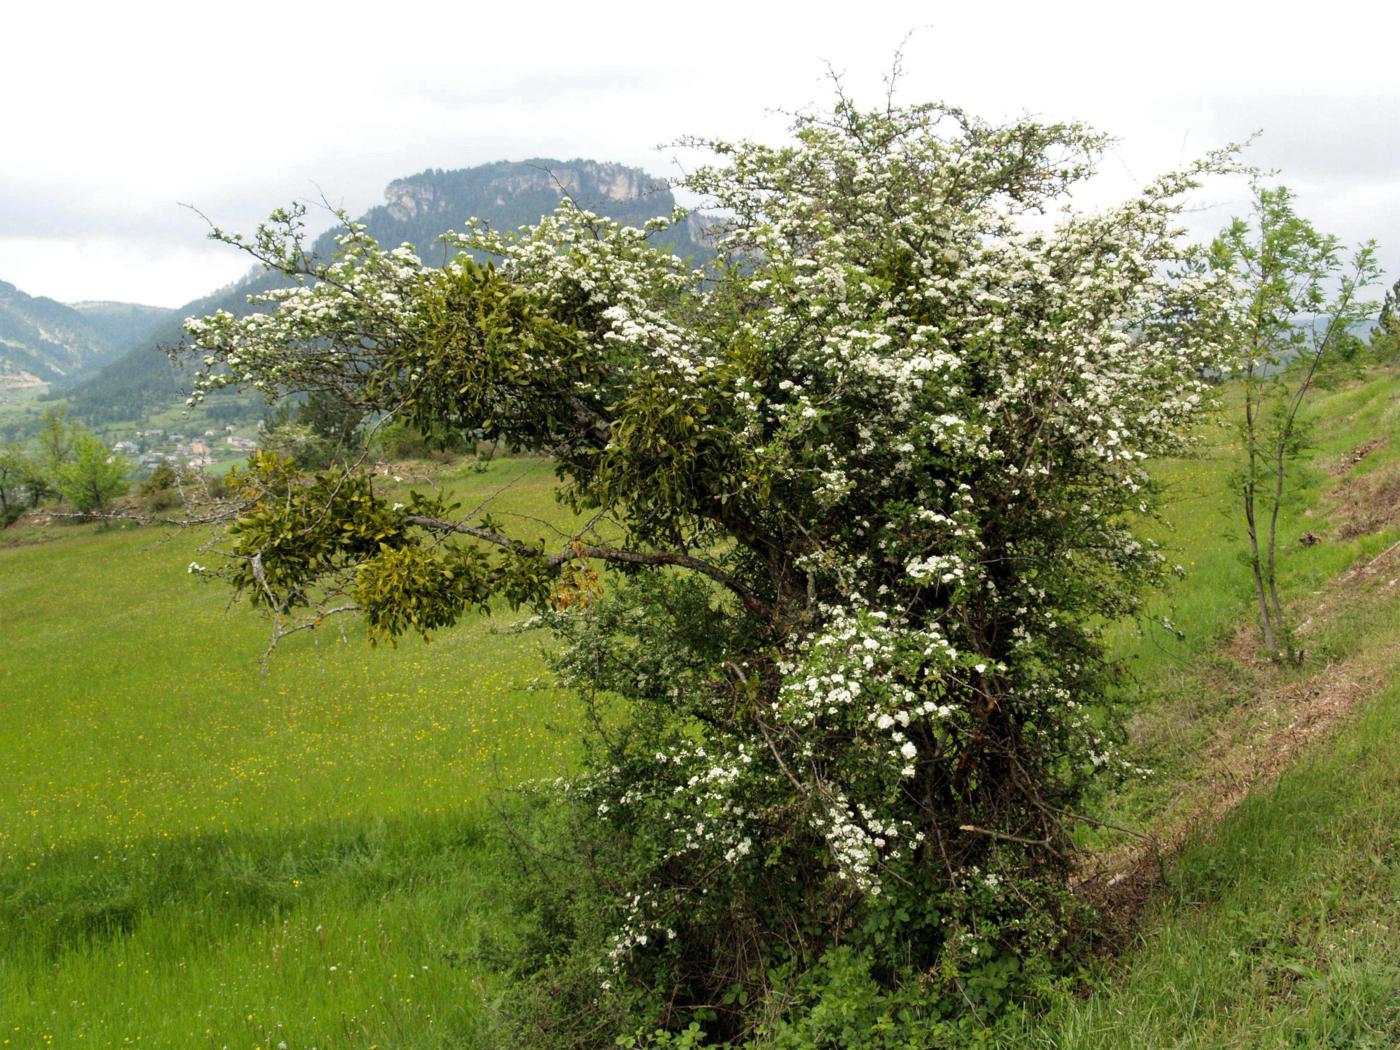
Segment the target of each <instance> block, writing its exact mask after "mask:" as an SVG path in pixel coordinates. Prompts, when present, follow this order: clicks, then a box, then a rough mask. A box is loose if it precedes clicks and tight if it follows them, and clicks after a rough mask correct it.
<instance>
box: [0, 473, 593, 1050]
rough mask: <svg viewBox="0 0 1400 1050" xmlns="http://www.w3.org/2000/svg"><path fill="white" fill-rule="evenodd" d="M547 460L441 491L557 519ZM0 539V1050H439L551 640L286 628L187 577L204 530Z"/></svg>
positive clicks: (460, 1024) (531, 768) (536, 743)
mask: <svg viewBox="0 0 1400 1050" xmlns="http://www.w3.org/2000/svg"><path fill="white" fill-rule="evenodd" d="M552 482H553V475H552V473H551V471H550V469H549V468H548V466H547V465H545V464H542V463H539V462H537V461H530V460H503V461H498V462H497V463H495V464H493V465H492V467H491V469H490V470H489V471H488V472H486V473H484V474H475V473H463V474H462V475H460V476H458V477H455V478H453V479H450V483H449V484H450V489H451V490H452V491H454V492H455V493H456V494H457V495H458V496H459V497H460V498H461V499H462V500H463V501H464V502H465V504H466V506H468V507H470V506H472V505H474V502H479V501H480V500H482V499H484V498H486V496H488V495H490V494H492V493H494V492H496V491H497V490H498V489H501V488H502V487H503V486H505V485H507V484H508V483H509V487H508V488H507V489H506V491H505V492H503V493H502V494H501V495H500V497H499V499H498V500H497V502H496V506H497V507H498V508H499V509H500V511H501V512H502V513H507V514H508V513H511V512H519V513H527V514H531V515H535V516H540V517H558V516H559V514H560V512H559V510H558V508H557V507H556V505H555V503H554V501H553V498H552V490H553V486H552ZM31 538H32V539H36V540H40V539H42V540H43V541H42V542H28V543H19V544H18V545H15V546H10V547H7V548H0V639H3V658H2V659H0V705H2V706H0V710H2V711H3V723H0V726H2V728H0V768H3V769H4V770H5V775H4V777H3V779H0V929H3V931H4V933H3V938H2V939H0V1020H3V1030H0V1045H7V1046H26V1047H27V1046H47V1045H52V1046H61V1047H68V1046H74V1047H86V1046H93V1047H97V1046H103V1047H105V1046H121V1045H144V1046H204V1045H208V1046H220V1047H221V1046H224V1045H229V1046H234V1047H253V1046H261V1047H275V1046H276V1045H277V1044H278V1043H279V1042H286V1043H287V1044H288V1046H297V1047H303V1046H312V1045H316V1046H321V1047H327V1046H369V1045H376V1044H377V1045H379V1046H390V1045H392V1046H434V1047H436V1046H448V1045H456V1044H457V1043H459V1042H460V1041H461V1040H462V1039H464V1038H467V1037H469V1036H470V1034H471V1032H472V1031H473V1027H474V1025H475V1024H476V1021H477V1017H476V1014H475V1011H476V1010H477V1009H478V1007H479V1004H480V1003H481V1001H482V998H483V990H484V989H483V986H482V985H481V984H480V983H479V976H478V974H476V973H475V972H474V971H473V970H472V969H471V968H469V967H466V966H464V965H463V963H462V958H463V952H464V949H466V948H469V947H471V945H472V944H473V943H474V941H475V938H476V937H477V934H478V930H477V928H478V926H479V924H480V922H481V921H482V916H483V915H486V914H489V912H490V909H491V903H492V896H493V895H492V892H491V887H492V880H493V879H495V878H497V877H499V876H498V875H497V874H496V871H497V869H498V868H499V867H500V865H497V864H493V863H490V862H489V859H488V861H485V862H483V860H482V851H483V849H484V848H485V847H484V846H483V836H482V827H483V822H485V821H489V820H490V819H491V817H492V814H491V811H490V808H489V804H488V799H489V797H490V796H491V795H492V793H493V792H495V791H496V790H498V789H499V788H500V787H501V786H503V785H510V784H513V783H518V782H519V781H521V780H523V779H526V778H531V777H536V776H554V775H556V774H557V773H559V772H560V771H561V770H562V769H563V768H564V767H565V765H566V764H567V761H568V757H569V754H570V733H569V728H570V725H571V723H572V719H573V718H574V716H575V711H574V709H573V706H572V705H571V703H570V702H569V699H568V697H567V696H564V695H561V694H560V693H559V692H558V691H557V690H554V691H552V690H549V689H545V688H541V687H540V676H541V675H542V673H543V666H542V661H541V659H540V645H541V642H542V640H541V639H540V638H539V636H537V635H530V634H521V633H511V632H510V631H508V630H502V624H503V622H507V623H508V621H509V619H510V618H509V617H506V618H505V620H504V621H497V622H495V623H492V622H491V621H487V620H484V619H476V618H473V619H471V620H470V621H468V622H465V623H463V624H461V625H460V626H459V627H458V628H457V629H455V630H453V631H448V632H443V633H442V634H441V635H439V636H437V637H435V638H434V639H433V640H432V641H431V642H430V643H427V644H424V643H422V642H421V641H419V640H417V639H416V638H412V639H405V640H404V641H403V642H402V643H401V644H400V645H399V646H398V647H397V648H390V647H387V646H380V647H378V648H377V649H376V648H371V647H370V646H369V645H368V644H366V643H365V642H364V638H363V632H362V631H361V630H359V629H358V628H357V627H356V626H355V625H354V624H352V623H347V624H346V630H347V632H348V639H347V640H346V641H342V640H341V639H340V637H339V635H338V634H337V629H336V628H334V627H329V626H328V627H327V628H326V629H324V630H322V631H320V632H317V634H316V635H314V636H313V635H308V634H301V635H297V636H293V637H290V638H288V639H285V640H284V641H283V642H282V643H281V645H280V646H279V647H278V649H277V650H276V652H275V653H274V654H273V656H272V657H271V659H270V661H269V662H268V664H267V667H266V671H265V673H264V671H263V669H262V667H261V665H260V655H261V654H262V652H263V650H264V648H265V647H266V644H267V641H268V637H269V631H268V625H267V623H266V622H265V621H264V620H262V619H261V618H259V617H258V616H257V615H256V614H254V613H253V612H251V611H250V610H248V609H247V608H246V607H245V606H236V607H234V608H232V609H226V606H227V594H226V593H225V592H224V591H223V590H222V589H221V588H220V587H219V586H218V585H211V584H209V583H206V582H204V581H202V580H200V579H199V578H198V577H196V576H192V575H189V574H188V573H187V572H186V571H185V569H186V566H187V565H188V563H189V562H190V561H191V560H194V559H196V558H200V559H202V560H204V561H205V562H208V561H209V560H210V559H209V557H208V556H206V555H203V554H200V553H199V551H198V546H199V544H200V543H201V542H203V541H205V540H207V538H208V537H207V535H203V534H198V533H194V532H185V533H181V532H173V531H172V532H164V531H157V530H153V529H122V530H117V529H111V530H106V531H100V530H94V529H92V528H90V527H82V528H61V527H60V528H58V529H56V530H53V531H51V532H50V533H48V538H44V537H31Z"/></svg>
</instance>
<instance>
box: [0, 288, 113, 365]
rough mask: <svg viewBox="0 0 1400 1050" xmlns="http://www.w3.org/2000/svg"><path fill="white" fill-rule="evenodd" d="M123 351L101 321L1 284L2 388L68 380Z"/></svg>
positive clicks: (0, 357)
mask: <svg viewBox="0 0 1400 1050" xmlns="http://www.w3.org/2000/svg"><path fill="white" fill-rule="evenodd" d="M121 349H123V347H122V346H121V345H120V344H119V343H118V342H117V341H116V340H114V339H113V338H112V333H111V332H110V330H108V328H107V327H106V326H105V325H104V324H103V323H102V322H101V321H100V320H97V319H94V318H92V317H90V316H87V315H85V314H84V313H83V312H82V311H80V310H75V309H73V308H72V307H70V306H65V305H64V304H63V303H60V302H56V301H55V300H53V299H47V298H44V297H43V296H34V295H28V294H26V293H24V292H22V291H20V290H19V289H18V288H16V287H15V286H14V285H12V284H10V283H8V282H6V281H0V388H8V389H13V388H21V387H39V386H41V385H42V384H45V383H54V382H59V381H61V380H64V379H71V378H73V377H75V376H78V375H81V374H83V373H85V372H90V371H92V370H93V369H94V368H96V367H98V366H99V365H102V364H105V363H106V362H107V361H109V360H111V359H112V357H113V356H114V355H115V354H117V353H119V352H120V351H121Z"/></svg>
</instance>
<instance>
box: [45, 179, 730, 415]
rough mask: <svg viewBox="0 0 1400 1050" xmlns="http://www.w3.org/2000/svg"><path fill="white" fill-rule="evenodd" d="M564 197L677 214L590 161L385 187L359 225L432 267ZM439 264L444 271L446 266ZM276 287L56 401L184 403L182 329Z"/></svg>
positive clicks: (129, 405) (223, 300)
mask: <svg viewBox="0 0 1400 1050" xmlns="http://www.w3.org/2000/svg"><path fill="white" fill-rule="evenodd" d="M566 193H567V194H568V195H569V196H570V197H572V198H573V199H574V200H576V201H577V202H578V203H579V205H580V206H582V207H585V208H588V209H590V210H592V211H595V212H597V213H598V214H600V215H604V216H606V217H607V218H610V219H615V220H617V221H619V222H624V223H628V224H632V225H641V224H642V223H645V222H646V221H647V220H648V219H651V218H655V217H657V216H663V215H670V214H671V213H672V212H673V211H674V210H675V205H676V202H675V197H674V195H673V194H672V193H671V189H670V187H669V185H668V184H667V183H666V181H665V180H663V179H658V178H655V177H654V176H652V175H649V174H648V173H647V172H645V171H643V170H642V169H641V168H636V167H631V166H629V165H625V164H619V163H615V162H611V161H597V160H589V159H585V158H575V159H573V160H568V161H560V160H555V159H552V158H543V157H535V158H530V159H527V160H523V161H493V162H490V163H487V164H480V165H476V166H474V167H470V168H452V169H444V168H429V169H425V170H424V171H421V172H418V173H417V174H414V175H408V176H405V177H403V178H399V179H394V180H392V181H391V182H389V183H388V185H387V186H386V187H385V190H384V202H383V203H381V204H378V205H375V206H374V207H372V208H370V209H369V210H368V211H367V212H365V213H364V215H362V216H361V217H360V218H359V219H358V220H357V221H359V222H361V223H363V224H364V225H365V226H366V228H367V230H368V232H369V234H370V235H371V236H373V237H374V238H375V239H376V240H378V241H379V242H380V243H381V244H385V245H392V246H397V245H399V244H404V243H407V244H411V245H413V246H414V249H415V250H416V251H417V252H418V254H419V256H420V257H422V258H424V259H425V260H429V259H430V255H431V251H432V248H433V246H434V243H435V242H436V241H437V239H438V238H439V237H441V236H442V234H444V233H446V232H448V231H449V230H454V229H457V230H460V229H462V228H463V227H464V226H465V225H466V222H467V220H468V219H471V218H479V219H483V220H485V221H487V222H489V223H490V224H491V225H492V226H494V227H496V228H497V229H514V228H517V227H519V226H523V225H528V224H530V223H533V222H537V221H538V220H539V219H540V218H541V217H543V216H544V215H546V214H548V213H549V212H551V211H553V210H554V208H555V207H557V206H558V204H559V201H560V200H561V199H562V198H563V196H564V195H565V194H566ZM334 238H335V230H334V229H332V230H328V231H326V232H325V233H323V234H321V235H320V236H319V237H318V238H317V240H316V241H315V243H314V246H313V250H314V251H315V253H316V254H318V255H323V256H324V255H328V254H329V253H330V252H331V251H332V250H333V248H334V243H335V242H334ZM702 242H703V237H702V235H701V231H700V227H699V224H698V223H697V222H694V221H692V222H690V223H686V224H683V225H680V226H678V227H676V228H674V229H673V230H669V231H666V234H665V235H662V236H660V237H658V243H663V244H666V245H667V246H668V247H670V248H671V249H672V250H673V251H675V252H677V253H678V254H682V255H686V256H689V257H698V256H699V255H700V254H702V252H703V251H704V249H703V248H702V247H701V244H702ZM440 261H442V262H445V261H446V259H445V257H444V258H443V259H442V260H440ZM278 283H279V281H278V278H277V276H276V275H275V274H270V273H266V272H262V271H256V270H255V271H253V272H251V273H249V274H248V275H247V276H245V277H244V278H242V279H241V280H239V281H236V282H234V283H233V284H232V285H228V286H225V287H224V288H221V289H217V290H215V291H214V292H211V293H209V294H208V295H205V296H202V297H200V298H199V299H195V300H192V301H191V302H189V303H186V304H185V305H184V306H182V307H179V308H178V309H176V310H174V311H171V312H170V314H169V315H167V316H165V317H163V318H162V319H161V320H160V321H159V322H158V323H157V324H156V326H155V327H154V328H153V329H151V330H150V331H149V332H148V333H147V335H146V337H145V338H144V339H142V340H140V341H139V342H138V343H137V344H134V345H131V346H130V347H129V348H128V350H127V352H126V353H125V354H123V355H121V356H120V357H118V358H117V359H116V360H113V361H111V362H110V363H108V364H107V365H106V366H105V367H104V368H103V369H102V370H101V371H100V372H98V373H97V374H96V375H93V376H91V377H90V378H87V379H85V380H83V381H82V382H79V383H76V384H74V385H72V386H71V387H69V388H68V389H66V390H64V391H61V392H55V393H52V394H50V395H49V396H50V397H55V396H61V397H65V398H67V399H68V402H69V406H70V409H71V410H72V411H73V413H74V414H75V415H77V416H79V417H80V418H83V419H85V420H87V421H88V422H92V423H99V422H108V421H111V420H116V419H124V418H138V417H140V416H141V415H143V414H145V413H146V412H149V411H150V410H151V409H152V408H153V407H155V406H156V405H157V404H161V403H168V402H170V401H172V400H175V399H177V398H180V397H183V396H184V394H185V393H186V392H187V384H184V383H182V381H181V375H180V373H179V371H178V370H177V368H176V366H175V365H173V364H172V363H171V362H170V360H169V359H168V357H167V355H166V354H164V353H162V352H161V351H162V348H165V347H171V346H176V345H178V344H180V342H181V341H182V340H183V337H184V331H183V323H184V319H185V318H186V317H191V316H201V315H204V314H209V313H212V312H214V311H215V310H220V309H222V310H228V311H229V312H230V313H233V314H235V315H237V316H243V315H246V314H248V313H252V312H254V311H255V310H256V309H257V308H256V307H254V306H251V305H250V304H249V303H248V302H247V298H248V296H249V295H254V294H257V293H259V292H263V291H268V290H270V289H272V288H274V287H277V285H278Z"/></svg>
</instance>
